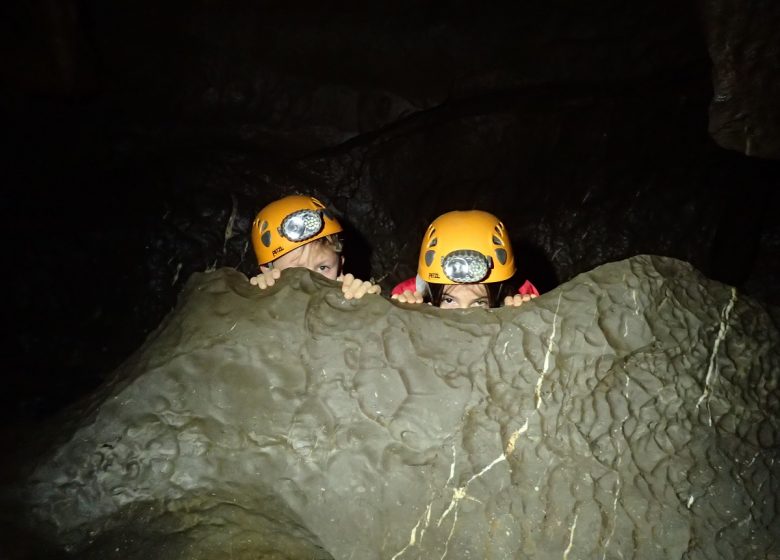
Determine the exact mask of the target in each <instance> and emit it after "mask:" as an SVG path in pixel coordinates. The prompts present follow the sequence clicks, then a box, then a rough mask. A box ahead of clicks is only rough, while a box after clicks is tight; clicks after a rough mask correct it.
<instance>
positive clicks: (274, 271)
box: [271, 268, 282, 280]
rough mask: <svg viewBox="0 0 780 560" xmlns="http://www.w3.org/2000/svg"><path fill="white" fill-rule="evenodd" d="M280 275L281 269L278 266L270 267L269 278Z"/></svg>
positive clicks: (275, 277)
mask: <svg viewBox="0 0 780 560" xmlns="http://www.w3.org/2000/svg"><path fill="white" fill-rule="evenodd" d="M281 276H282V271H281V270H279V269H278V268H272V269H271V278H273V279H275V280H278V279H279V278H280V277H281Z"/></svg>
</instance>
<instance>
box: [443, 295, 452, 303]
mask: <svg viewBox="0 0 780 560" xmlns="http://www.w3.org/2000/svg"><path fill="white" fill-rule="evenodd" d="M441 300H442V301H443V302H444V303H454V302H455V300H454V299H452V297H450V296H444V297H443V298H441Z"/></svg>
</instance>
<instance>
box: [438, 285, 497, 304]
mask: <svg viewBox="0 0 780 560" xmlns="http://www.w3.org/2000/svg"><path fill="white" fill-rule="evenodd" d="M439 307H441V308H442V309H468V308H469V307H484V308H485V309H487V308H488V307H489V304H488V291H487V286H485V285H484V284H452V285H447V286H445V287H444V291H443V292H442V295H441V305H439Z"/></svg>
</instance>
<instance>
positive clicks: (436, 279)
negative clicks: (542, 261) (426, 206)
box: [417, 210, 515, 284]
mask: <svg viewBox="0 0 780 560" xmlns="http://www.w3.org/2000/svg"><path fill="white" fill-rule="evenodd" d="M417 273H418V275H419V276H420V277H421V278H422V279H423V280H424V281H426V282H430V283H432V284H466V283H475V282H479V283H490V282H502V281H503V280H506V279H507V278H511V276H512V275H513V274H514V273H515V256H514V254H513V253H512V244H511V243H510V241H509V236H508V235H507V233H506V228H505V227H504V224H502V223H501V221H500V220H499V219H498V218H496V217H495V216H494V215H493V214H489V213H488V212H482V211H481V210H467V211H465V212H460V211H455V212H447V213H446V214H442V215H441V216H439V217H438V218H436V219H435V220H434V221H433V223H432V224H431V225H430V226H428V231H427V232H426V233H425V236H424V237H423V242H422V247H421V248H420V262H419V264H418V266H417Z"/></svg>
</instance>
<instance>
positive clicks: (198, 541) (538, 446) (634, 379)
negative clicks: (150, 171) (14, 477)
mask: <svg viewBox="0 0 780 560" xmlns="http://www.w3.org/2000/svg"><path fill="white" fill-rule="evenodd" d="M779 343H780V338H779V337H778V332H777V330H776V329H775V328H774V326H773V325H772V324H771V322H770V321H769V320H768V317H767V316H766V314H765V313H764V312H763V311H762V309H761V308H760V307H758V306H756V305H755V304H754V303H752V302H751V301H750V300H749V299H745V298H743V297H740V295H739V294H738V293H737V292H736V291H735V290H733V289H732V288H729V287H727V286H724V285H722V284H719V283H716V282H712V281H709V280H707V279H705V278H704V277H702V276H701V275H700V274H698V273H697V272H695V271H694V270H693V269H691V268H690V267H689V266H688V265H686V264H684V263H681V262H679V261H674V260H671V259H662V258H657V257H636V258H633V259H631V260H627V261H621V262H616V263H612V264H608V265H605V266H603V267H599V268H597V269H595V270H593V271H591V272H589V273H586V274H582V275H580V276H578V277H576V278H575V279H573V280H571V281H570V282H567V283H566V284H564V285H562V286H560V287H559V288H557V289H556V290H554V291H552V292H551V293H548V294H546V295H544V296H542V297H540V298H538V299H536V300H534V302H532V303H530V304H527V305H525V306H523V307H521V308H520V309H511V308H506V309H500V310H494V311H490V312H486V311H483V310H470V311H466V312H442V311H440V310H437V309H432V308H422V309H415V310H412V309H409V308H405V307H402V306H397V305H394V304H392V303H390V302H388V301H386V300H384V299H382V298H380V297H367V298H365V299H364V300H361V301H345V300H343V299H342V297H341V295H340V292H339V291H338V290H337V289H335V288H333V287H331V285H330V283H329V282H328V281H326V280H324V279H321V278H315V277H313V276H312V275H310V274H309V273H308V272H306V271H292V272H291V273H287V274H285V278H283V281H282V282H280V284H279V286H278V287H275V288H274V289H273V290H270V291H268V292H266V293H261V292H259V291H257V290H255V289H253V288H251V287H250V286H249V285H248V284H247V282H246V280H245V278H244V277H243V276H242V275H241V274H239V273H237V272H234V271H230V270H226V269H221V270H217V271H215V272H212V273H209V274H198V275H196V276H194V277H193V278H191V279H190V281H189V282H188V283H187V286H186V288H185V290H184V292H183V293H182V295H181V297H180V302H179V305H178V307H177V308H176V309H175V310H174V311H173V312H172V313H171V314H170V315H169V316H168V317H167V319H166V320H165V321H164V323H163V324H162V325H161V326H160V328H159V329H158V330H157V331H156V332H155V333H154V334H153V335H152V336H151V337H150V338H149V339H148V341H147V342H146V344H145V345H144V346H143V347H142V348H141V349H140V350H139V351H138V352H136V353H135V354H134V355H133V356H132V357H131V358H130V359H129V360H128V361H127V362H126V363H125V364H124V365H123V366H122V367H121V368H120V369H119V370H118V371H117V372H116V374H115V376H114V380H113V381H112V382H111V383H110V384H108V385H107V386H105V387H104V388H103V389H102V390H101V391H100V392H99V393H98V394H96V395H95V396H94V397H93V399H92V401H91V405H89V406H88V407H87V408H86V409H85V410H87V411H88V413H87V414H86V415H85V417H84V418H83V419H82V420H81V422H80V427H78V429H77V430H76V431H75V433H73V434H72V436H71V437H69V438H67V441H66V442H65V443H63V444H62V445H60V446H58V447H57V448H56V449H53V451H52V455H51V456H50V457H49V458H47V459H46V460H45V461H42V462H41V463H40V464H39V465H38V467H37V469H36V470H35V472H34V474H33V476H32V477H31V479H30V481H29V490H30V494H29V496H28V499H27V507H28V508H30V510H32V511H33V512H34V517H35V519H37V522H36V523H37V526H38V527H48V531H49V532H48V536H49V538H51V539H53V540H54V541H55V542H58V543H60V544H65V543H67V545H68V546H69V547H72V549H73V550H78V551H79V556H80V557H84V558H90V557H95V558H98V557H99V558H106V557H116V558H149V557H151V556H153V557H155V558H164V559H173V558H216V557H220V558H224V557H227V555H228V554H229V553H230V554H233V556H232V557H233V558H255V557H257V556H258V555H261V554H265V555H266V556H263V557H268V558H290V559H297V558H301V559H303V558H312V557H313V558H330V557H332V558H336V559H347V558H361V559H379V558H383V559H390V558H393V559H396V560H400V559H409V558H426V559H427V558H485V559H487V558H490V559H500V558H572V559H573V558H665V559H666V558H683V557H684V558H715V557H717V558H745V557H753V558H776V557H777V556H778V554H780V545H779V544H778V542H777V540H776V535H777V534H778V533H780V518H779V517H778V502H777V500H778V497H780V478H779V476H780V463H779V462H778V458H780V457H778V444H779V443H780V422H779V420H778V414H779V413H780V403H779V402H778V381H779V377H780V353H779ZM152 551H154V552H152Z"/></svg>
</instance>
